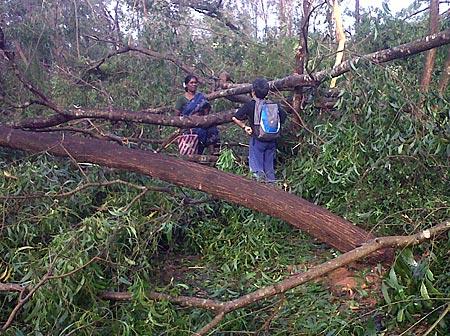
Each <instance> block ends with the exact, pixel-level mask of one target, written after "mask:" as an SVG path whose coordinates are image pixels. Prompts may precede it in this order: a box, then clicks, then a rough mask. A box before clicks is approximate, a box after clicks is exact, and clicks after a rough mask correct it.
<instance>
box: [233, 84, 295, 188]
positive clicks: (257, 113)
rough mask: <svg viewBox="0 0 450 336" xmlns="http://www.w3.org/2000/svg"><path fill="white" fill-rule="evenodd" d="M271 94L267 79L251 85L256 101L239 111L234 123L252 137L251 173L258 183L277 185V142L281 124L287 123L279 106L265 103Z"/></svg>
mask: <svg viewBox="0 0 450 336" xmlns="http://www.w3.org/2000/svg"><path fill="white" fill-rule="evenodd" d="M268 93H269V83H268V82H267V80H265V79H264V78H257V79H255V80H254V81H253V83H252V98H253V99H252V100H251V101H250V102H248V103H245V104H244V105H242V106H241V107H240V108H239V109H238V110H237V111H236V113H235V115H234V116H233V122H234V123H235V124H237V125H238V126H240V127H241V128H242V129H244V131H245V132H246V133H247V134H248V135H250V136H251V138H250V146H249V155H248V158H249V166H250V172H251V173H252V174H253V176H254V177H255V178H256V179H257V180H258V181H266V182H269V183H273V182H275V170H274V160H275V152H276V149H277V141H276V138H277V137H278V135H279V128H280V124H281V123H283V122H284V121H285V119H286V112H285V111H284V110H283V109H282V108H281V107H280V106H279V105H278V104H274V103H272V102H270V101H268V100H265V99H264V98H266V96H267V94H268ZM268 107H270V108H268ZM268 111H271V112H268ZM274 114H275V117H276V120H274V123H275V126H274V128H273V130H272V131H270V127H269V128H267V127H265V125H266V121H267V123H269V124H270V122H272V121H273V120H272V119H274V118H272V117H271V116H272V115H274ZM267 116H269V117H267ZM267 119H269V120H267ZM245 120H248V123H249V126H248V125H246V124H245V122H244V121H245ZM277 124H278V127H277ZM271 132H272V133H271Z"/></svg>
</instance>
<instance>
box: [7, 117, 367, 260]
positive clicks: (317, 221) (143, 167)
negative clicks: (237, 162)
mask: <svg viewBox="0 0 450 336" xmlns="http://www.w3.org/2000/svg"><path fill="white" fill-rule="evenodd" d="M0 146H4V147H10V148H14V149H20V150H26V151H31V152H43V151H46V152H48V153H51V154H53V155H57V156H64V157H67V156H70V157H71V158H73V159H75V160H78V161H83V162H91V163H96V164H99V165H102V166H107V167H112V168H118V169H123V170H128V171H133V172H138V173H142V174H145V175H149V176H151V177H154V178H157V179H160V180H164V181H168V182H170V183H173V184H176V185H179V186H183V187H187V188H191V189H196V190H200V191H203V192H205V193H208V194H210V195H212V196H215V197H217V198H219V199H223V200H225V201H229V202H231V203H235V204H238V205H242V206H244V207H247V208H249V209H253V210H256V211H259V212H262V213H265V214H267V215H270V216H272V217H276V218H280V219H282V220H284V221H286V222H287V223H289V224H291V225H293V226H295V227H296V228H299V229H301V230H303V231H306V232H308V233H309V234H311V235H312V236H314V237H316V238H317V239H319V240H320V241H322V242H324V243H326V244H328V245H330V246H332V247H334V248H336V249H337V250H339V251H342V252H347V251H350V250H352V249H354V248H356V247H358V246H360V245H362V244H363V243H365V242H367V241H368V240H370V239H373V238H374V236H373V235H372V234H370V233H368V232H366V231H364V230H363V229H361V228H358V227H357V226H355V225H353V224H352V223H350V222H349V221H346V220H345V219H343V218H341V217H339V216H336V215H334V214H333V213H331V212H330V211H328V210H326V209H324V208H321V207H319V206H317V205H314V204H312V203H310V202H308V201H306V200H304V199H302V198H300V197H297V196H295V195H292V194H289V193H287V192H284V191H282V190H280V189H278V188H276V187H273V186H270V185H267V184H262V183H258V182H255V181H251V180H248V179H246V178H243V177H241V176H236V175H233V174H229V173H225V172H221V171H219V170H217V169H215V168H211V167H207V166H204V165H200V164H196V163H192V162H187V161H183V160H179V159H174V158H171V157H168V156H165V155H162V154H154V153H151V152H148V151H142V150H136V149H130V148H126V147H124V146H120V145H118V144H115V143H110V142H107V141H102V140H94V139H88V138H81V137H75V136H69V135H53V134H44V133H36V132H27V131H22V130H17V129H12V128H9V127H5V126H2V125H0Z"/></svg>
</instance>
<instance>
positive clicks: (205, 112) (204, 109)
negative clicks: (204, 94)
mask: <svg viewBox="0 0 450 336" xmlns="http://www.w3.org/2000/svg"><path fill="white" fill-rule="evenodd" d="M209 112H211V104H210V103H208V102H207V101H206V102H205V103H204V104H203V105H202V107H201V108H200V113H201V115H208V114H209Z"/></svg>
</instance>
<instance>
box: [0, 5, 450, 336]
mask: <svg viewBox="0 0 450 336" xmlns="http://www.w3.org/2000/svg"><path fill="white" fill-rule="evenodd" d="M356 2H357V3H358V1H356ZM424 6H425V7H427V6H428V2H427V1H414V2H413V3H412V4H411V5H410V6H409V7H408V8H405V9H404V10H402V11H400V12H398V13H393V12H391V11H390V9H389V2H384V5H383V6H382V8H360V9H359V11H358V12H356V10H355V8H354V7H352V8H343V15H344V16H345V17H351V18H355V19H354V21H351V22H352V26H348V27H346V31H345V35H346V38H347V43H346V47H345V56H344V58H345V59H348V58H351V57H353V56H355V55H363V54H367V53H370V52H374V51H377V50H380V49H385V48H390V47H393V46H396V45H399V44H401V43H405V42H409V41H413V40H415V39H418V38H420V37H422V36H424V35H427V34H428V32H429V29H430V27H429V10H421V9H422V8H423V7H424ZM330 8H331V7H330V6H328V4H327V2H323V3H321V2H319V1H314V2H311V6H310V10H311V14H310V16H309V30H308V32H307V39H306V41H307V46H308V49H307V58H306V59H305V60H306V62H305V64H304V69H302V71H303V70H305V71H316V70H322V69H328V68H330V67H332V66H333V64H334V59H335V54H336V53H335V50H336V41H335V30H336V28H335V23H334V21H333V20H331V10H330ZM427 8H428V7H427ZM303 10H304V6H303V3H302V2H295V1H290V0H272V1H264V2H259V1H253V0H249V1H247V2H242V3H240V2H239V3H236V2H234V1H219V2H217V3H215V2H203V1H190V2H187V1H182V0H178V1H174V0H172V1H168V0H139V1H137V0H133V1H131V0H122V1H117V2H116V1H109V0H71V1H69V0H54V1H42V0H15V1H12V0H3V1H2V2H0V20H1V21H0V27H1V28H2V30H3V33H4V35H5V41H6V45H5V46H4V48H2V49H4V50H9V51H14V54H15V64H16V68H14V67H13V66H12V65H11V64H10V63H9V62H7V61H6V58H4V59H3V60H2V61H1V62H0V72H1V77H0V123H3V124H7V123H14V122H19V121H20V120H24V119H25V118H28V117H37V116H40V117H42V116H46V115H50V114H51V111H49V109H48V106H45V104H42V103H39V102H37V101H36V97H35V96H34V95H33V94H32V92H30V91H28V90H26V85H24V83H26V82H27V81H29V82H30V83H33V85H35V86H36V87H38V88H39V90H40V91H41V92H44V93H45V94H46V95H47V96H48V97H51V99H52V100H53V101H55V102H57V103H58V105H59V106H63V107H65V108H71V107H73V106H76V107H78V106H81V107H84V108H97V107H107V108H114V109H121V108H122V109H127V110H133V111H139V110H143V109H148V108H156V107H164V106H172V105H173V104H174V102H175V99H176V97H177V96H178V95H180V94H182V92H183V90H182V86H181V83H182V80H183V78H184V76H185V75H186V74H187V72H189V71H187V70H192V71H193V72H195V73H196V74H198V75H199V76H200V77H201V78H202V79H203V80H204V82H203V83H204V84H203V86H202V87H201V90H202V91H204V92H210V91H213V90H214V89H215V88H216V86H215V85H216V84H217V81H218V76H219V74H220V73H221V72H223V71H226V72H228V73H229V75H230V77H231V78H232V80H233V81H234V82H235V83H246V82H251V80H252V79H254V78H255V77H257V76H264V77H266V78H268V79H276V78H282V77H284V76H287V75H289V74H291V73H293V72H295V71H297V72H298V68H296V67H297V66H298V62H296V57H295V55H296V53H297V52H298V48H299V43H301V40H302V37H301V35H302V34H301V31H302V29H301V27H305V26H304V25H302V22H303V23H304V21H302V18H303V19H304V18H305V16H304V15H303V14H302V13H303ZM357 14H358V16H357ZM349 22H350V21H349ZM353 22H355V23H354V24H353ZM449 23H450V21H449V13H448V11H447V12H444V13H441V15H440V23H439V30H443V29H448V28H449ZM303 31H304V30H303ZM303 41H305V40H303ZM124 46H133V47H134V48H135V50H128V51H124V52H122V53H118V52H117V51H118V50H121V49H120V48H123V47H124ZM108 55H110V57H109V56H108ZM448 57H449V47H448V46H444V47H441V48H438V49H437V52H436V58H435V63H434V64H435V65H434V68H433V69H432V81H431V83H430V85H429V88H428V89H427V90H421V86H420V82H421V79H422V76H423V68H424V58H425V55H424V54H418V55H415V56H412V57H409V58H405V59H399V60H395V61H393V62H390V63H386V64H384V65H374V64H364V65H360V66H359V67H358V68H357V69H356V68H354V69H353V70H352V71H351V72H349V73H348V74H345V75H343V76H341V77H339V78H338V81H337V89H335V90H334V91H333V92H334V93H335V95H336V94H337V96H335V99H333V100H332V106H330V105H327V106H325V105H324V103H323V98H324V96H326V95H327V94H328V93H329V90H328V89H329V81H324V82H323V83H322V84H321V85H320V86H319V87H317V88H314V89H311V90H310V91H307V92H303V93H302V94H303V97H305V104H304V106H302V109H301V110H300V114H299V116H300V118H298V116H296V115H295V113H290V117H289V121H288V124H287V125H286V127H285V132H284V133H283V137H282V139H281V140H280V143H279V144H280V145H279V148H278V156H277V174H278V176H279V178H280V181H279V187H280V188H283V189H285V190H286V191H288V192H290V193H293V194H296V195H298V196H300V197H303V198H305V199H307V200H309V201H311V202H313V203H315V204H318V205H320V206H322V207H325V208H327V209H329V210H330V211H332V212H333V213H335V214H337V215H340V216H342V217H344V218H346V219H348V220H349V221H351V222H353V223H354V224H355V225H358V226H360V227H362V228H364V229H366V230H368V231H371V232H373V233H374V234H376V235H378V236H386V235H408V234H412V233H416V232H418V231H420V230H423V229H425V228H429V227H431V226H433V225H435V224H438V223H441V222H443V221H445V220H448V218H449V217H450V216H449V215H450V184H449V172H450V169H449V166H450V165H449V156H450V124H449V118H450V108H449V106H450V105H449V99H450V95H449V90H448V88H447V86H446V85H445V86H444V87H443V88H442V86H441V78H442V76H443V75H444V74H445V71H446V70H445V69H446V60H447V58H448ZM297 60H298V59H297ZM17 72H20V73H22V74H23V75H24V77H25V78H26V79H25V80H19V79H18V78H20V77H18V76H17ZM293 94H294V93H293V92H292V91H288V92H283V93H278V94H273V97H272V98H273V99H275V100H278V101H280V102H283V103H284V104H285V106H286V107H287V108H289V106H291V107H292V104H293V97H292V96H293ZM237 106H239V104H236V103H233V102H230V101H228V100H216V101H214V103H213V109H214V111H218V112H219V111H224V110H227V109H231V108H235V107H237ZM71 127H73V128H75V127H78V129H82V130H85V131H89V132H91V133H93V132H94V133H96V134H101V135H105V134H106V135H114V136H117V137H120V138H122V139H131V140H130V141H129V142H127V143H125V145H127V146H129V147H132V148H141V149H144V150H156V149H157V148H159V147H160V145H161V141H162V140H163V139H165V138H166V137H167V136H168V135H169V134H171V133H172V132H173V131H174V128H171V127H161V126H158V125H148V124H138V123H131V122H110V121H107V120H102V121H99V120H88V121H86V120H82V121H77V122H74V123H73V124H71ZM220 130H221V136H222V143H223V146H222V148H221V153H220V156H219V159H218V161H217V165H216V166H217V168H218V169H222V170H224V171H228V172H232V173H233V174H240V175H244V176H245V175H246V174H247V168H246V163H245V160H243V159H242V158H243V157H245V155H246V151H247V149H246V148H245V147H243V146H234V144H236V143H237V142H241V143H245V142H246V139H245V136H244V135H243V134H241V132H240V130H239V129H236V128H233V127H229V126H228V125H222V126H220ZM60 131H66V132H71V131H73V130H70V129H68V128H66V129H60ZM85 136H88V134H87V133H85ZM137 138H139V141H136V140H132V139H137ZM30 141H33V139H32V138H30ZM165 153H166V154H168V155H175V154H176V148H175V146H169V147H168V149H167V150H166V151H165ZM89 183H91V184H92V185H89ZM98 183H103V185H101V186H100V185H98ZM145 187H147V188H150V189H151V188H160V189H161V190H164V191H166V192H154V191H151V190H150V189H149V190H147V189H143V188H145ZM77 188H78V189H77ZM0 237H1V239H0V251H1V254H0V282H1V283H4V284H6V283H14V284H21V285H35V284H37V283H39V281H40V280H41V279H42V278H43V276H44V275H45V274H46V273H47V272H48V270H49V269H52V274H54V275H64V276H61V277H56V278H55V279H52V280H51V281H49V282H48V283H46V284H45V285H43V286H41V287H40V288H39V289H38V290H37V291H36V292H35V293H34V295H33V297H32V298H31V299H30V300H29V301H28V302H26V303H25V305H24V306H23V307H22V309H21V311H20V313H19V314H17V315H16V316H14V321H13V323H12V325H11V326H10V327H9V328H8V329H7V330H6V332H5V335H36V336H37V335H107V334H109V335H189V334H192V333H193V332H195V331H196V330H198V329H199V327H201V326H203V325H204V324H206V323H207V322H208V321H209V320H211V319H212V317H213V315H212V314H211V313H209V312H207V311H204V310H201V309H194V308H182V307H180V306H178V305H176V304H174V303H170V302H167V301H157V300H150V299H148V298H147V297H146V295H145V293H146V292H147V291H149V290H152V291H157V292H162V293H167V294H172V295H179V294H183V295H188V296H199V297H205V298H215V299H220V300H229V299H233V298H237V297H240V296H242V295H244V294H246V293H249V292H252V291H254V290H256V289H258V288H261V287H263V286H267V285H270V284H272V283H274V282H276V281H279V280H280V279H283V278H287V277H288V276H290V275H291V274H292V273H295V272H299V271H304V270H307V269H308V268H310V267H311V266H312V265H317V264H320V263H321V262H324V261H326V260H330V259H331V258H333V257H335V256H336V255H338V254H339V252H338V251H335V250H333V249H330V248H329V247H328V246H326V245H324V244H321V243H320V242H319V241H317V240H315V239H313V238H311V237H310V236H308V235H307V234H305V233H302V232H299V231H298V230H296V229H294V228H293V227H291V226H290V225H288V224H286V223H284V222H282V221H280V220H276V219H273V218H270V217H268V216H266V215H262V214H259V213H256V212H254V211H252V210H249V209H246V208H244V207H239V206H235V205H230V204H228V203H226V202H223V201H220V200H216V199H211V198H209V197H208V196H207V195H204V194H202V193H200V192H196V191H192V190H188V189H185V188H180V187H174V186H172V185H171V184H169V183H166V182H162V181H158V180H155V179H152V178H150V177H148V176H142V175H139V174H135V173H130V172H124V171H118V170H114V169H109V168H105V167H100V166H97V165H94V164H87V163H83V162H74V161H73V160H70V159H59V158H55V157H53V156H51V155H49V154H47V153H35V154H29V153H24V152H21V151H15V150H11V149H7V148H3V147H0ZM449 244H450V236H446V237H444V238H443V239H440V240H433V241H431V242H429V243H424V244H422V245H420V246H418V247H415V248H409V249H405V250H402V251H399V252H398V254H397V255H396V258H395V261H394V263H393V265H392V267H391V268H390V269H389V268H388V269H386V268H385V267H386V265H385V266H382V265H378V266H373V265H372V266H370V265H362V266H361V265H360V266H359V267H358V268H357V270H355V271H354V272H356V278H357V279H359V280H358V282H359V283H358V285H357V286H356V288H352V289H348V290H347V291H341V290H338V291H332V290H330V288H329V285H328V284H327V282H322V281H318V282H311V283H308V284H305V285H303V286H300V287H298V288H296V289H294V290H291V291H289V292H288V293H286V294H285V295H281V296H276V297H273V298H271V299H268V300H265V301H264V302H261V303H258V304H254V305H251V306H249V307H246V308H244V309H241V310H238V311H235V312H233V313H231V314H229V315H227V316H226V318H225V320H224V321H223V322H222V323H221V324H220V325H219V326H218V327H217V329H216V330H211V333H212V334H213V333H215V334H218V335H228V334H230V335H249V334H255V335H264V334H266V335H327V336H331V335H418V334H424V333H427V334H428V335H450V334H449V331H448V330H449V329H450V327H449V320H448V316H449V315H446V314H447V312H448V308H449V304H450V296H449V290H450V281H449V279H450V268H449V263H448V260H449V259H448V258H449V246H450V245H449ZM388 266H390V265H388ZM380 277H382V279H381V280H380ZM368 279H369V280H370V279H372V281H369V280H368ZM105 290H109V291H130V292H131V293H132V300H131V301H127V302H110V301H105V300H101V299H99V294H100V293H101V292H102V291H105ZM17 299H18V294H17V293H15V292H1V293H0V302H1V303H0V320H1V321H2V322H6V321H7V319H8V317H9V316H10V314H11V311H12V309H13V308H14V307H15V306H16V303H17ZM435 322H436V324H434V323H435Z"/></svg>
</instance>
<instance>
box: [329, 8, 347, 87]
mask: <svg viewBox="0 0 450 336" xmlns="http://www.w3.org/2000/svg"><path fill="white" fill-rule="evenodd" d="M333 19H334V22H335V23H336V40H337V42H338V48H337V51H336V61H335V63H334V66H335V67H336V66H338V65H339V64H341V63H342V59H343V58H344V48H345V34H344V26H343V25H342V16H341V8H340V7H339V2H338V0H333ZM336 82H337V77H333V78H332V79H331V83H330V89H333V88H335V87H336Z"/></svg>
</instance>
